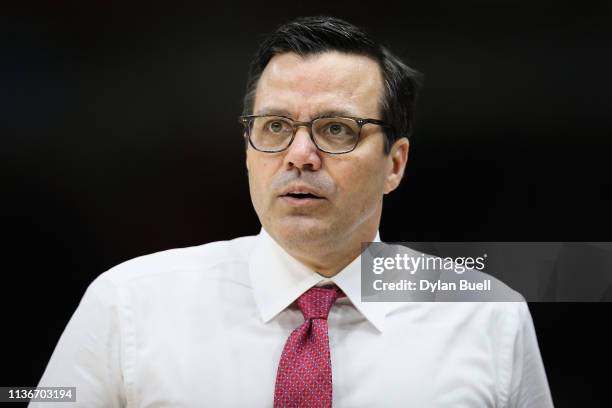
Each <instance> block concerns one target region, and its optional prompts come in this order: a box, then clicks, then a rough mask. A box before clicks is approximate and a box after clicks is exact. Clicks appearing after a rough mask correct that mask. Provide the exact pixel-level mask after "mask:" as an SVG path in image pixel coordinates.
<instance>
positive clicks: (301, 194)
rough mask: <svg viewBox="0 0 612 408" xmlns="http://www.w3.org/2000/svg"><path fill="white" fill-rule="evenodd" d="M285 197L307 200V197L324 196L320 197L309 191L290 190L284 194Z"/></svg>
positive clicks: (317, 197) (316, 197)
mask: <svg viewBox="0 0 612 408" xmlns="http://www.w3.org/2000/svg"><path fill="white" fill-rule="evenodd" d="M283 197H291V198H295V199H298V200H305V199H309V198H310V199H318V200H320V199H322V198H323V197H319V196H317V195H315V194H313V193H308V192H289V193H287V194H285V195H283Z"/></svg>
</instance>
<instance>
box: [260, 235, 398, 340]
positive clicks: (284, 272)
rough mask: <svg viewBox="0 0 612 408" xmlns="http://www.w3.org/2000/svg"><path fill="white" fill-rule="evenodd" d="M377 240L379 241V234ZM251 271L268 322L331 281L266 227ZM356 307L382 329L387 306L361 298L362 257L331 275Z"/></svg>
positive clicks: (264, 317) (261, 312)
mask: <svg viewBox="0 0 612 408" xmlns="http://www.w3.org/2000/svg"><path fill="white" fill-rule="evenodd" d="M374 242H380V236H379V234H378V232H377V233H376V238H375V239H374ZM249 274H250V278H251V282H252V284H253V292H254V296H255V303H256V304H257V308H258V310H259V313H260V315H261V318H262V320H263V321H264V322H265V323H267V322H269V321H270V320H272V318H274V316H276V315H277V314H279V313H280V312H282V311H283V310H284V309H285V308H287V307H288V306H289V305H290V304H291V303H293V302H294V301H295V300H296V299H297V298H298V297H299V296H300V295H301V294H302V293H304V292H306V291H307V290H308V289H310V288H311V287H313V286H316V285H317V284H318V283H320V282H322V281H326V280H328V279H327V278H325V277H324V276H322V275H319V274H318V273H316V272H315V271H313V270H311V269H309V268H307V267H306V266H305V265H303V264H302V263H300V262H299V261H298V260H296V259H295V258H293V257H292V256H291V255H289V254H288V253H287V252H286V251H285V250H284V249H283V248H282V247H281V246H280V245H279V244H278V243H277V242H276V241H275V240H274V239H273V238H272V237H271V236H270V235H269V234H268V233H267V232H266V231H265V230H264V229H263V228H262V229H261V232H260V233H259V235H258V236H257V243H256V244H255V246H254V248H253V251H252V253H251V255H250V257H249ZM329 280H330V281H332V282H333V283H335V284H336V286H338V287H339V288H340V289H341V290H342V291H343V292H344V294H345V295H346V296H347V297H348V299H349V300H350V301H351V303H353V305H354V306H355V308H356V309H357V310H358V311H359V312H360V313H361V314H362V315H363V316H364V317H365V318H366V319H367V320H368V321H369V322H370V323H371V324H372V325H373V326H374V327H375V328H376V329H378V330H379V331H381V332H382V331H383V328H384V321H385V317H386V314H387V311H388V305H387V304H386V303H384V302H362V301H361V257H360V256H358V257H357V258H355V259H354V260H353V261H352V262H351V263H350V264H349V265H348V266H346V267H345V268H344V269H343V270H341V271H340V272H339V273H337V274H336V275H335V276H333V277H331V278H329Z"/></svg>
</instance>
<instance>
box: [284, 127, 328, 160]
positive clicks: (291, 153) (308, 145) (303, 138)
mask: <svg viewBox="0 0 612 408" xmlns="http://www.w3.org/2000/svg"><path fill="white" fill-rule="evenodd" d="M320 153H321V152H320V151H319V149H317V146H315V144H314V142H313V141H312V139H311V138H310V134H309V133H308V129H307V128H305V127H299V128H298V130H297V132H296V133H295V137H294V138H293V142H292V143H291V146H289V147H288V148H287V151H286V154H285V158H284V163H285V167H286V168H288V169H291V168H292V167H296V168H298V169H299V170H311V171H316V170H319V169H320V168H321V156H320Z"/></svg>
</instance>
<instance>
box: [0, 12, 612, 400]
mask: <svg viewBox="0 0 612 408" xmlns="http://www.w3.org/2000/svg"><path fill="white" fill-rule="evenodd" d="M194 4H197V5H196V6H193V5H191V6H184V5H177V4H175V3H173V2H167V3H165V4H164V5H157V4H153V3H147V4H144V5H141V6H127V5H126V4H125V2H113V1H101V0H100V1H90V2H75V3H70V2H66V1H59V0H58V1H48V2H39V3H36V4H35V5H31V6H29V7H7V6H4V7H3V8H2V12H1V16H2V17H1V19H0V26H1V27H2V28H1V29H2V30H3V31H4V32H5V34H4V35H3V36H2V37H3V38H2V39H1V40H0V41H1V43H2V51H1V54H0V104H1V105H0V106H1V114H0V115H1V118H0V123H1V125H0V126H1V127H0V134H1V138H2V139H1V144H0V174H1V176H0V177H1V178H2V185H1V186H2V195H1V202H2V231H3V238H4V239H3V247H2V248H3V251H2V255H3V256H2V258H3V262H2V266H3V268H2V269H3V271H2V272H3V275H2V280H1V282H2V283H1V287H2V292H1V294H0V296H1V299H2V300H1V303H0V308H1V310H2V316H1V317H2V321H3V328H4V330H2V345H3V347H2V364H1V367H2V369H1V370H0V385H4V386H9V385H10V386H13V385H20V386H29V385H36V383H37V382H38V380H39V378H40V376H41V374H42V372H43V370H44V367H45V365H46V362H47V360H48V358H49V357H50V355H51V352H52V350H53V348H54V346H55V344H56V342H57V340H58V338H59V336H60V334H61V332H62V330H63V328H64V326H65V325H66V323H67V321H68V319H69V318H70V316H71V314H72V312H73V311H74V309H75V308H76V306H77V305H78V302H79V300H80V298H81V296H82V294H83V293H84V291H85V288H86V287H87V285H88V284H89V283H90V282H91V281H92V280H93V279H94V278H95V277H96V276H97V275H99V274H100V273H102V272H104V271H105V270H106V269H108V268H110V267H112V266H113V265H116V264H117V263H120V262H122V261H124V260H127V259H129V258H132V257H135V256H138V255H143V254H147V253H150V252H154V251H158V250H162V249H168V248H172V247H181V246H190V245H198V244H202V243H206V242H210V241H215V240H222V239H229V238H233V237H236V236H240V235H248V234H256V233H257V232H258V231H259V223H258V220H257V218H256V216H255V213H254V211H253V210H252V207H251V204H250V198H249V194H248V185H247V179H246V169H245V166H244V149H243V142H242V139H241V135H240V128H239V125H238V123H237V116H238V115H239V114H240V110H241V99H242V95H243V90H244V86H245V80H246V70H247V65H248V63H249V61H250V58H251V57H252V55H253V53H254V51H255V48H256V46H257V44H258V43H259V41H260V40H261V38H262V34H263V33H266V32H269V31H271V30H273V29H274V28H275V27H276V26H277V25H278V24H280V23H282V22H285V21H287V20H290V19H292V18H294V17H297V16H302V15H311V14H331V15H335V16H337V17H341V18H345V19H347V20H349V21H351V22H353V23H355V24H357V25H360V26H363V27H365V28H366V29H367V30H368V31H369V32H370V33H372V34H373V35H374V36H375V37H376V38H378V39H379V40H381V41H382V42H383V43H386V44H387V45H389V46H390V47H391V48H392V49H393V50H394V51H395V52H396V53H398V54H399V55H401V56H402V57H403V58H404V59H405V61H406V62H407V63H408V64H409V65H411V66H412V67H414V68H416V69H418V70H419V71H421V72H423V73H424V74H425V88H424V90H423V93H422V97H421V99H420V103H419V106H418V113H417V126H416V133H415V135H414V137H413V139H412V141H411V151H410V159H409V163H408V168H407V173H406V177H405V180H404V182H403V185H402V186H401V187H400V189H399V191H398V192H396V193H394V194H392V195H391V196H390V197H389V198H388V199H387V202H386V203H385V212H384V216H383V222H382V226H381V236H382V238H383V240H386V241H425V240H431V241H463V240H465V241H612V239H611V237H610V236H611V234H610V231H611V227H612V217H611V216H610V208H612V189H611V184H612V182H611V180H610V174H612V172H611V171H610V170H611V167H612V166H611V164H610V160H609V156H610V151H611V148H612V139H611V137H612V134H611V130H612V119H611V115H610V113H609V110H610V102H612V101H611V96H610V95H611V91H612V79H611V78H610V75H611V73H612V52H611V50H610V48H611V47H610V40H612V35H611V34H612V29H611V28H610V23H609V22H610V17H611V16H612V13H611V11H612V7H611V6H610V3H609V2H603V1H585V0H582V1H571V2H559V1H537V0H521V1H509V0H493V1H492V0H488V1H484V0H482V1H463V2H456V1H451V0H446V1H427V2H407V1H404V2H402V3H401V5H396V4H394V3H392V2H390V1H384V0H381V1H378V2H376V3H372V4H364V3H358V2H324V1H318V2H313V1H309V2H301V1H297V2H287V1H285V2H277V3H271V2H265V3H264V2H251V3H250V4H249V5H245V4H239V3H233V2H231V1H224V2H222V3H218V4H205V3H204V2H200V3H194ZM530 308H531V311H532V314H533V318H534V321H535V324H536V329H537V332H538V337H539V341H540V347H541V351H542V355H543V358H544V361H545V365H546V368H547V372H548V378H549V382H550V386H551V389H552V393H553V398H554V400H555V403H556V406H558V407H579V406H580V407H582V406H588V407H603V406H609V402H606V401H609V396H608V394H609V377H610V376H609V374H606V372H609V370H610V368H611V366H612V351H610V345H611V344H612V333H611V332H610V330H609V326H610V320H611V319H610V316H612V313H611V312H612V304H610V303H591V304H588V303H548V304H544V303H540V304H535V303H532V304H530Z"/></svg>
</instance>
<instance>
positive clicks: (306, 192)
mask: <svg viewBox="0 0 612 408" xmlns="http://www.w3.org/2000/svg"><path fill="white" fill-rule="evenodd" d="M281 197H291V198H294V199H298V200H306V199H313V200H316V199H323V198H325V197H324V196H323V194H321V193H320V192H318V191H316V190H315V189H314V188H312V187H310V186H289V187H287V188H286V189H285V190H283V192H282V193H281Z"/></svg>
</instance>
